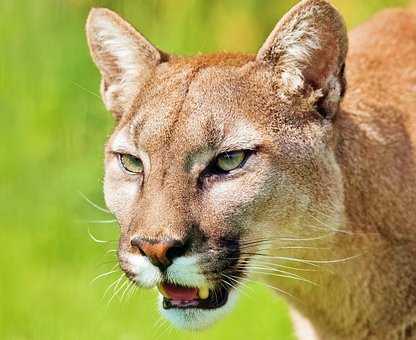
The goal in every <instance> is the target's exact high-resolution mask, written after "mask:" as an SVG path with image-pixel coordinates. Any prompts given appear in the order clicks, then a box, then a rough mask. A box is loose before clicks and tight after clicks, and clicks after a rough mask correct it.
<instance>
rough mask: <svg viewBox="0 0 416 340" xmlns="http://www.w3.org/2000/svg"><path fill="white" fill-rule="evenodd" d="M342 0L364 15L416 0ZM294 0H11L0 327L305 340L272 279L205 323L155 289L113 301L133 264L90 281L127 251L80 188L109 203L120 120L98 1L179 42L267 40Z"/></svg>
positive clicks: (0, 161)
mask: <svg viewBox="0 0 416 340" xmlns="http://www.w3.org/2000/svg"><path fill="white" fill-rule="evenodd" d="M333 2H334V3H335V5H336V6H337V7H338V8H339V9H340V11H341V12H342V13H343V14H344V16H345V18H346V21H347V24H348V26H349V27H350V28H351V27H354V26H356V25H357V24H359V23H360V22H362V21H364V20H365V19H367V18H368V17H369V16H371V15H372V14H373V13H374V12H376V11H378V10H379V9H381V8H384V7H389V6H397V5H404V4H405V2H406V1H401V0H377V1H376V0H374V1H361V0H348V1H340V0H338V1H333ZM294 3H295V1H282V0H270V1H255V0H225V1H224V0H210V1H208V0H206V1H202V0H199V1H197V0H171V1H169V0H158V1H143V0H125V1H97V2H94V1H82V0H55V1H52V0H38V1H23V0H16V1H12V0H0V43H1V44H0V46H1V48H0V114H1V116H0V117H1V123H0V171H1V172H0V242H1V243H0V339H7V340H9V339H10V340H11V339H14V340H21V339H54V340H58V339H71V340H72V339H88V340H92V339H102V340H104V339H120V340H129V339H135V340H136V339H161V338H163V337H165V336H169V337H171V338H172V339H200V340H204V339H227V340H228V339H230V340H232V339H239V340H243V339H283V340H284V339H293V335H292V329H291V326H290V322H289V318H288V315H287V307H286V305H285V304H284V303H283V302H282V300H280V299H279V298H278V297H276V296H275V295H274V294H273V293H271V292H269V291H267V290H266V289H265V288H262V287H260V286H253V287H251V290H247V291H246V292H247V294H244V295H243V296H242V298H241V300H240V302H239V304H238V306H237V308H236V310H235V311H234V313H232V314H231V315H230V316H228V317H227V318H226V319H224V320H223V321H222V322H220V323H219V324H218V325H216V326H215V327H213V328H212V329H210V330H208V331H205V332H202V333H187V332H179V331H176V330H173V329H172V328H171V327H170V326H169V325H168V324H166V323H165V322H163V321H162V322H159V321H158V320H159V315H158V314H157V311H156V306H155V301H154V300H155V294H154V292H149V291H143V292H136V293H135V294H134V295H133V296H132V297H131V298H125V299H124V300H123V301H120V298H119V297H120V296H121V293H122V291H120V294H118V297H115V298H114V299H113V300H112V301H111V303H108V302H109V300H110V298H111V293H110V294H107V295H106V296H105V297H103V295H104V292H105V290H106V288H107V287H108V286H109V285H110V284H111V283H112V282H114V280H116V279H117V278H118V277H119V275H120V274H119V273H118V272H117V273H113V274H110V275H108V276H106V277H103V278H102V279H99V280H97V281H95V282H94V283H92V284H91V283H90V282H91V280H92V279H93V278H94V277H95V276H97V275H99V274H101V273H105V272H108V271H109V270H111V268H113V267H114V265H115V264H116V262H115V254H114V252H111V249H114V248H115V242H114V240H116V238H117V233H118V230H117V226H116V225H115V224H114V223H113V224H111V223H108V224H106V223H97V222H94V220H108V219H111V216H109V215H107V214H105V213H103V212H100V211H98V210H97V209H95V208H94V207H92V206H91V205H90V204H88V203H87V202H86V200H85V199H83V198H82V197H81V195H80V194H79V192H82V193H83V194H85V195H86V196H87V197H89V198H90V199H91V200H92V201H94V202H96V203H98V204H100V205H103V200H102V180H101V178H102V172H103V169H102V161H103V152H102V145H103V143H104V142H105V140H106V137H107V136H108V134H109V133H110V131H111V127H112V119H111V115H110V114H109V113H107V112H106V111H105V109H104V107H103V105H102V103H101V101H100V99H99V98H98V85H99V75H98V72H97V70H96V68H95V66H94V65H93V63H92V62H91V60H90V57H89V54H88V51H87V46H86V42H85V38H84V22H85V18H86V16H87V13H88V10H89V8H91V7H92V6H105V7H109V8H112V9H114V10H116V11H118V12H119V13H121V14H122V15H123V16H125V17H126V18H127V19H129V20H130V21H131V22H133V23H134V24H135V25H136V27H138V28H139V29H140V30H141V32H143V33H144V34H145V35H146V36H147V37H148V38H149V39H150V40H151V41H152V42H153V43H154V44H155V45H157V46H158V47H160V48H161V49H163V50H166V51H169V52H174V53H178V54H191V53H197V52H212V51H217V50H220V51H245V52H253V53H254V52H255V51H256V50H257V49H258V48H259V46H260V45H261V43H262V41H263V40H264V39H265V38H266V36H267V34H268V33H269V32H270V31H271V30H272V28H273V26H274V24H275V22H276V21H277V19H278V18H279V17H281V16H282V15H283V13H284V12H285V11H286V10H287V9H288V8H289V7H290V6H291V5H293V4H294ZM88 221H91V222H88ZM88 228H89V229H90V230H91V233H93V234H94V235H96V237H97V238H100V239H104V240H110V242H108V243H103V244H97V243H95V242H93V241H92V240H91V238H90V237H89V235H88ZM109 250H110V252H107V251H109Z"/></svg>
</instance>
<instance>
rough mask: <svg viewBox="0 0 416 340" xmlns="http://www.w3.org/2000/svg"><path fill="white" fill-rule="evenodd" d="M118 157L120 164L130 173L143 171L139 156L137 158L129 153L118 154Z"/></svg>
mask: <svg viewBox="0 0 416 340" xmlns="http://www.w3.org/2000/svg"><path fill="white" fill-rule="evenodd" d="M118 158H119V160H120V164H121V166H122V167H123V168H124V169H125V170H126V171H128V172H130V173H132V174H139V173H142V172H143V162H142V161H141V160H140V158H137V157H135V156H133V155H129V154H126V153H124V154H119V155H118Z"/></svg>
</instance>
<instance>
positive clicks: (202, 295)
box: [198, 286, 209, 300]
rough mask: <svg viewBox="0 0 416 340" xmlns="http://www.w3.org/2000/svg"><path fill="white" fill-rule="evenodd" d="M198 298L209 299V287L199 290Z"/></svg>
mask: <svg viewBox="0 0 416 340" xmlns="http://www.w3.org/2000/svg"><path fill="white" fill-rule="evenodd" d="M198 296H199V298H200V299H201V300H206V299H208V296H209V288H208V286H204V287H201V288H199V289H198Z"/></svg>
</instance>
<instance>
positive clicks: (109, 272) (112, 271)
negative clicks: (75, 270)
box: [90, 264, 118, 284]
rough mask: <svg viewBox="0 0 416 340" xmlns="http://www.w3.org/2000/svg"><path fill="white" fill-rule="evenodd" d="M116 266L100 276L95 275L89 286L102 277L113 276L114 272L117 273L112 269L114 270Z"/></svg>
mask: <svg viewBox="0 0 416 340" xmlns="http://www.w3.org/2000/svg"><path fill="white" fill-rule="evenodd" d="M117 266H118V264H116V265H114V267H113V268H111V270H110V271H108V272H106V273H102V274H100V275H97V276H96V277H95V278H94V279H92V280H91V282H90V284H93V283H94V282H95V281H97V280H99V279H100V278H102V277H106V276H108V275H111V274H114V273H116V272H118V269H116V270H114V268H116V267H117Z"/></svg>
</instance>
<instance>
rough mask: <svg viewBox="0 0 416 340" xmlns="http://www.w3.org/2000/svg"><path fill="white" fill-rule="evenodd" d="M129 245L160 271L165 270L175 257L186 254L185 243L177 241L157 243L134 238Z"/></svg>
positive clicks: (137, 237)
mask: <svg viewBox="0 0 416 340" xmlns="http://www.w3.org/2000/svg"><path fill="white" fill-rule="evenodd" d="M130 243H131V245H132V247H134V248H137V249H138V250H139V251H140V253H141V254H142V255H143V256H146V257H147V258H148V259H149V260H150V262H151V263H152V264H153V265H155V266H157V267H159V268H160V269H161V270H165V269H166V268H167V267H169V266H170V264H171V263H172V261H173V260H174V259H175V258H176V257H179V256H182V255H183V254H184V253H185V252H186V247H185V243H184V242H183V241H179V240H163V241H159V240H152V239H148V238H141V237H139V236H135V237H133V238H132V239H131V241H130Z"/></svg>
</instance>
